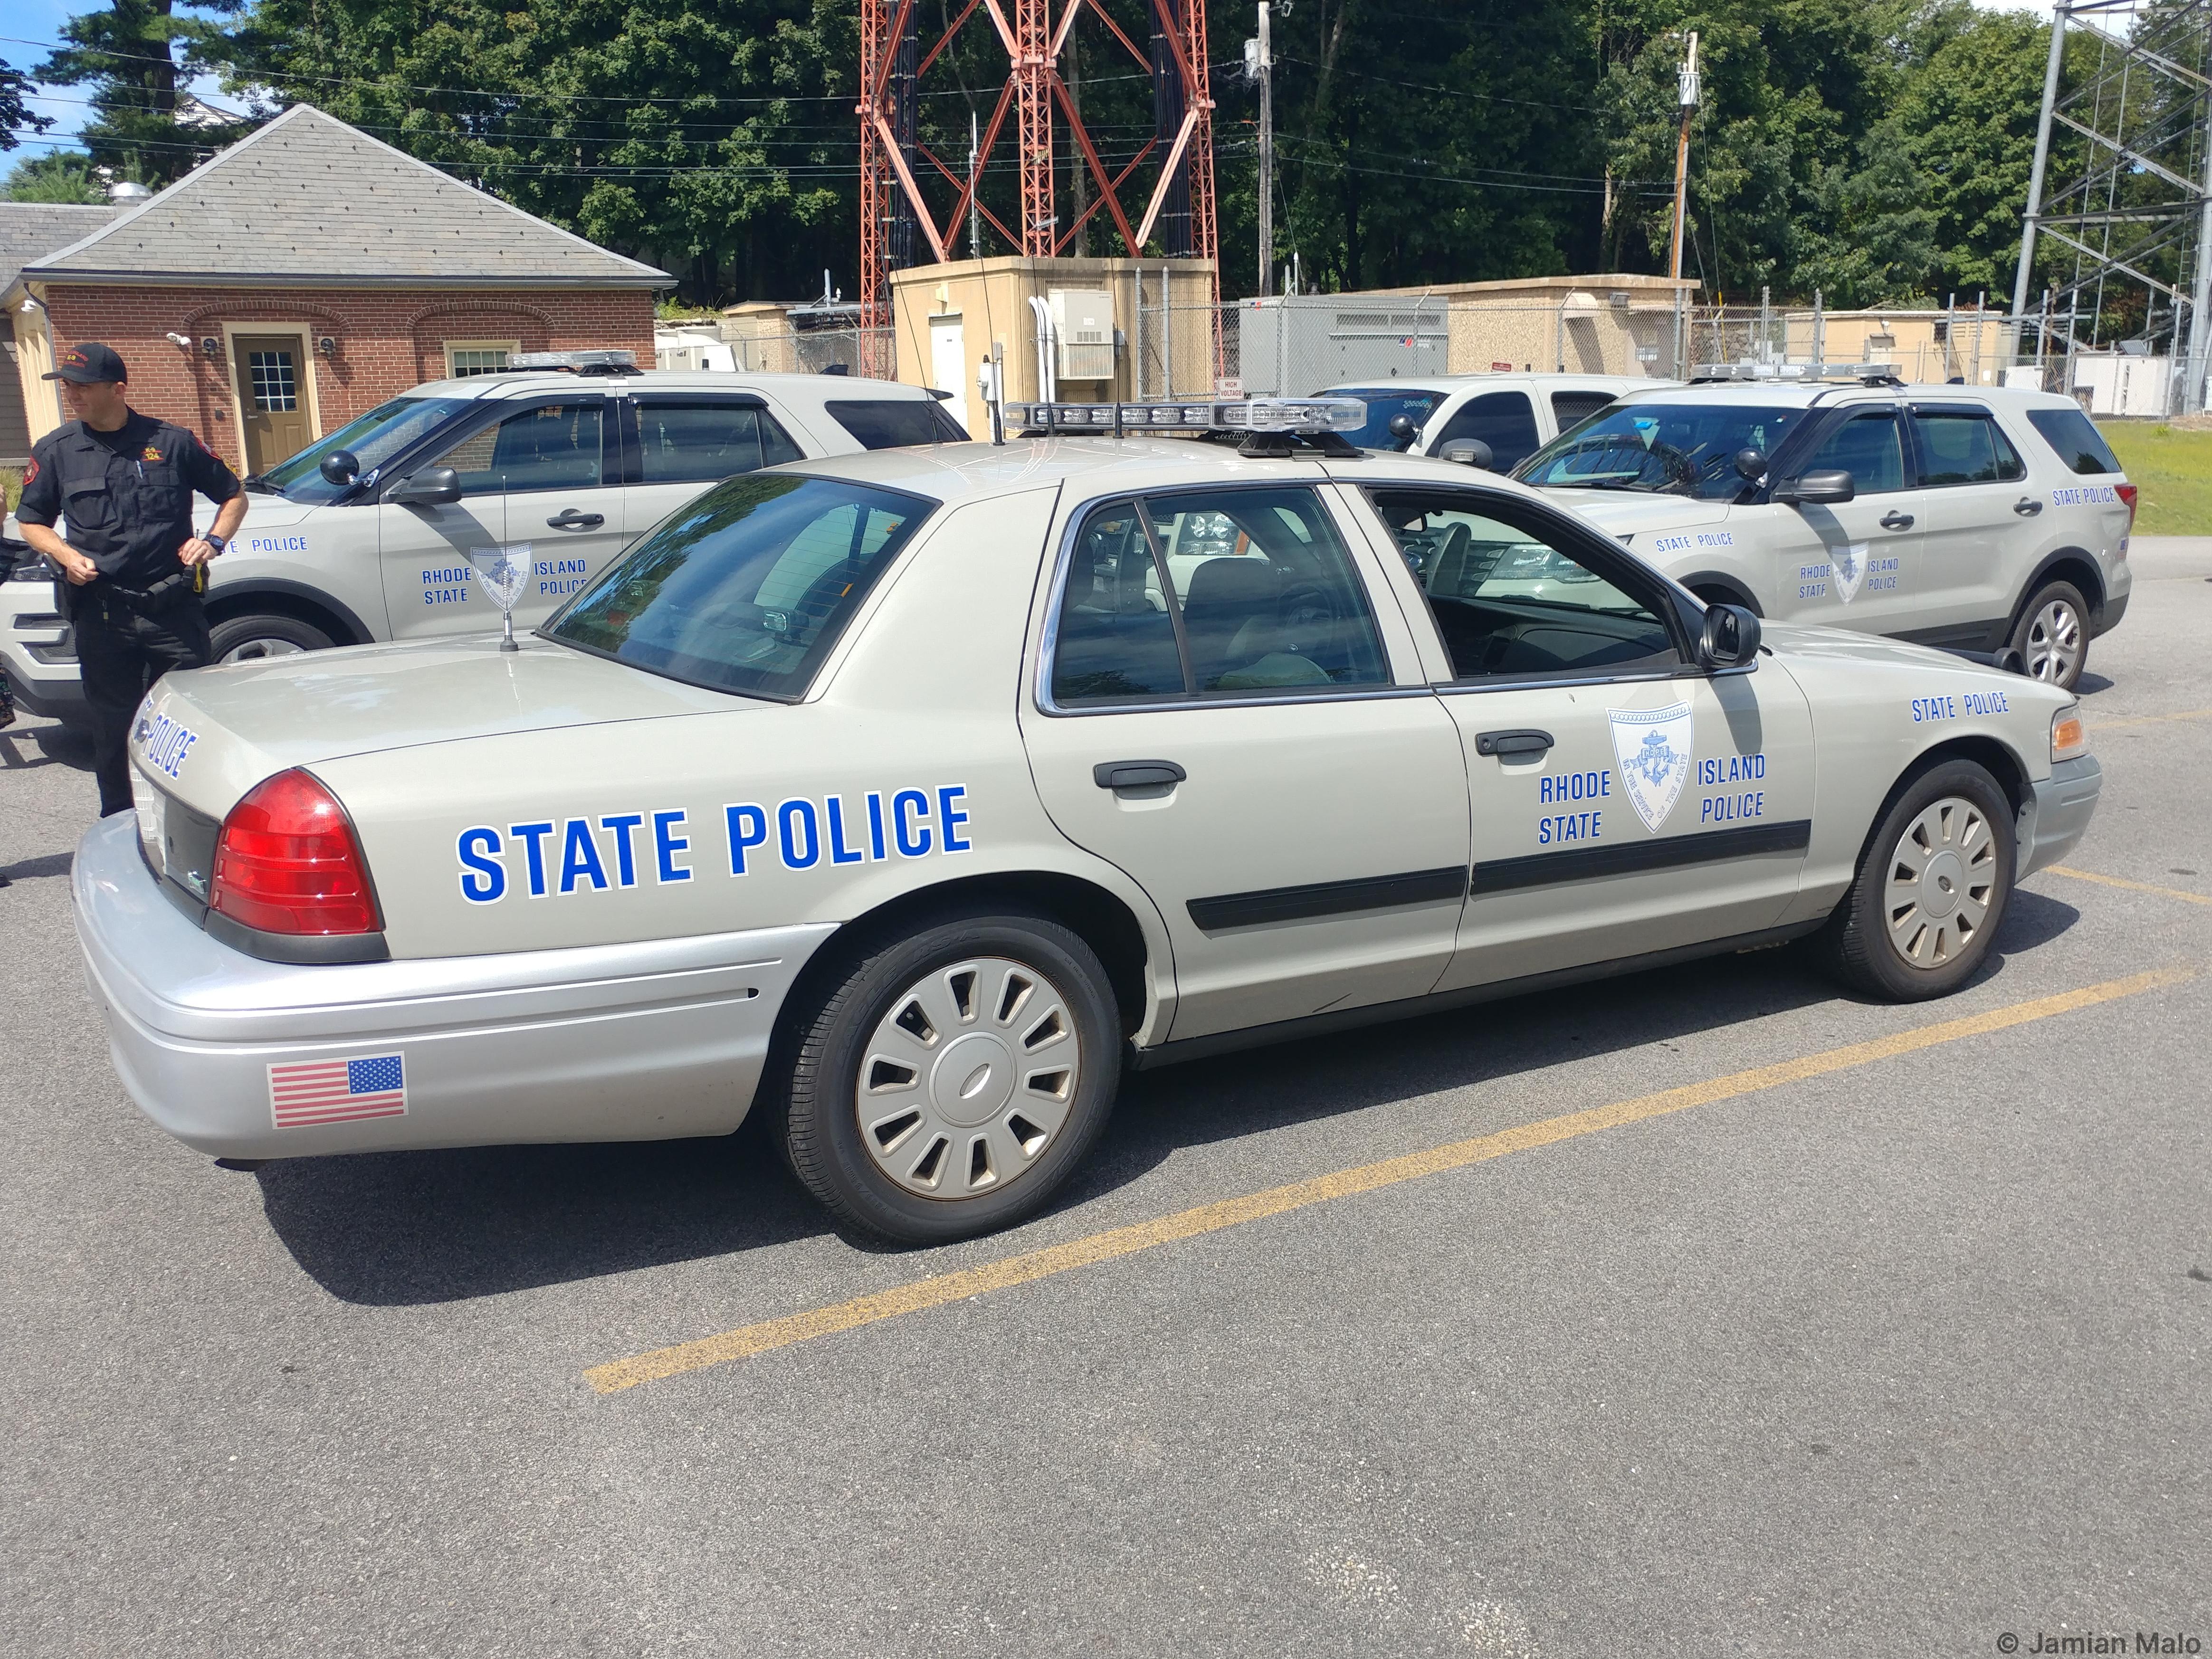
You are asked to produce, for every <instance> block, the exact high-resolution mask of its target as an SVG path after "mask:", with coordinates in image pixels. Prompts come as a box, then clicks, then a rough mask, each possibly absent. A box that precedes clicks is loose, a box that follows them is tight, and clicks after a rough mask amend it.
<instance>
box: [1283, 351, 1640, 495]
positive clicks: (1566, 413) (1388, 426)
mask: <svg viewBox="0 0 2212 1659" xmlns="http://www.w3.org/2000/svg"><path fill="white" fill-rule="evenodd" d="M1679 384H1680V382H1679V381H1674V380H1645V379H1644V378H1642V377H1640V376H1631V375H1626V374H1435V375H1431V376H1429V377H1428V378H1426V379H1425V380H1389V381H1386V382H1380V383H1378V382H1376V381H1371V380H1370V381H1366V382H1360V383H1352V384H1347V385H1345V386H1332V387H1330V388H1329V389H1328V391H1327V392H1321V393H1319V394H1317V395H1319V396H1321V397H1324V398H1358V399H1359V401H1360V402H1362V403H1364V404H1366V405H1367V423H1366V425H1364V426H1363V427H1361V428H1358V430H1357V431H1354V432H1347V433H1346V434H1345V436H1346V438H1348V439H1350V440H1351V441H1352V442H1353V443H1355V444H1357V445H1358V446H1359V447H1360V448H1362V449H1376V450H1389V451H1395V452H1396V453H1399V454H1401V455H1438V456H1441V455H1442V454H1443V448H1444V446H1445V445H1446V444H1457V443H1470V442H1472V443H1479V444H1481V445H1483V446H1484V447H1486V448H1487V449H1488V450H1489V452H1490V458H1489V459H1487V460H1486V461H1485V462H1484V463H1483V465H1486V466H1487V467H1490V468H1492V470H1494V471H1499V472H1510V471H1512V470H1513V469H1514V468H1515V467H1516V466H1518V465H1520V464H1521V463H1522V461H1524V460H1526V459H1528V457H1529V456H1531V455H1533V454H1534V453H1536V451H1537V450H1538V449H1539V448H1540V447H1542V446H1543V445H1545V444H1547V443H1549V442H1550V441H1552V440H1553V439H1554V438H1556V437H1558V436H1559V434H1561V433H1562V432H1565V431H1567V430H1569V429H1570V428H1573V427H1576V426H1578V425H1580V424H1581V423H1582V422H1584V421H1586V420H1588V419H1589V417H1590V416H1593V415H1595V414H1596V413H1597V412H1598V410H1601V409H1603V408H1604V407H1605V406H1606V405H1607V404H1610V403H1612V402H1613V400H1614V399H1615V398H1623V397H1626V396H1628V395H1629V394H1630V393H1632V392H1648V391H1649V390H1650V389H1651V387H1653V386H1676V385H1679Z"/></svg>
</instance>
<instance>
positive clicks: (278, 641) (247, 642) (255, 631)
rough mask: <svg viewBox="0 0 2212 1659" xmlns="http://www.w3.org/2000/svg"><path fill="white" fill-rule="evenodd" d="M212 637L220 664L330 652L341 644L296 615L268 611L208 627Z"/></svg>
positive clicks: (233, 618) (250, 613)
mask: <svg viewBox="0 0 2212 1659" xmlns="http://www.w3.org/2000/svg"><path fill="white" fill-rule="evenodd" d="M208 639H209V644H210V648H211V649H212V650H213V652H214V653H215V659H216V661H217V662H219V663H230V662H258V661H260V660H261V659H264V658H267V657H291V656H296V655H298V654H299V653H301V652H302V651H327V650H329V649H330V648H331V647H332V646H333V645H335V644H337V641H335V640H333V639H332V638H331V636H330V635H327V634H325V633H324V632H323V630H322V629H319V628H316V627H313V626H312V625H311V624H309V623H303V622H301V620H300V619H299V618H298V617H287V616H283V615H281V614H279V613H276V612H274V611H251V612H248V613H247V614H246V615H245V616H243V617H224V618H223V619H222V621H221V622H219V623H216V625H215V626H214V627H213V628H211V629H209V630H208Z"/></svg>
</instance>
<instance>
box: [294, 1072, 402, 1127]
mask: <svg viewBox="0 0 2212 1659" xmlns="http://www.w3.org/2000/svg"><path fill="white" fill-rule="evenodd" d="M269 1109H270V1111H271V1112H272V1113H274V1114H275V1115H276V1127H278V1128H280V1129H304V1128H307V1127H309V1126H310V1125H312V1124H317V1123H351V1122H353V1121H356V1119H359V1118H365V1117H404V1116H406V1115H407V1076H406V1071H405V1068H404V1066H403V1065H402V1063H401V1061H400V1058H399V1056H398V1054H376V1055H374V1056H372V1057H371V1058H369V1059H367V1060H301V1061H298V1062H296V1063H295V1064H293V1065H289V1066H270V1068H269Z"/></svg>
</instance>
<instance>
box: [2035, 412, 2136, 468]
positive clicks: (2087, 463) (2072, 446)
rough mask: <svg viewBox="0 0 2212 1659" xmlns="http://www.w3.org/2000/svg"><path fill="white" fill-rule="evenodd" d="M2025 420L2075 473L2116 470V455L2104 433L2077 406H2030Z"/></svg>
mask: <svg viewBox="0 0 2212 1659" xmlns="http://www.w3.org/2000/svg"><path fill="white" fill-rule="evenodd" d="M2027 423H2028V424H2029V425H2030V426H2032V427H2033V428H2035V429H2036V430H2037V431H2038V432H2039V433H2041V434H2042V435H2043V441H2044V442H2045V443H2047V444H2049V445H2050V446H2051V447H2052V448H2053V449H2055V450H2057V452H2058V459H2060V460H2062V461H2063V462H2065V463H2066V465H2069V466H2070V467H2072V468H2073V469H2074V470H2075V471H2076V472H2118V471H2119V470H2120V463H2119V460H2118V457H2116V456H2115V455H2114V454H2113V453H2112V446H2111V445H2109V444H2107V443H2106V441H2105V435H2104V434H2103V433H2101V432H2100V431H2098V430H2097V428H2096V427H2095V425H2094V424H2093V423H2092V422H2091V421H2090V419H2089V417H2088V416H2087V415H2084V414H2083V413H2082V412H2081V410H2078V409H2031V410H2028V411H2027Z"/></svg>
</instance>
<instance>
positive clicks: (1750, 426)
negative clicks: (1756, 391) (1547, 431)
mask: <svg viewBox="0 0 2212 1659" xmlns="http://www.w3.org/2000/svg"><path fill="white" fill-rule="evenodd" d="M1812 413H1813V411H1812V410H1808V409H1774V408H1769V407H1765V406H1763V405H1757V404H1737V403H1711V404H1694V403H1675V402H1672V401H1669V402H1666V403H1648V404H1614V405H1613V407H1612V408H1610V409H1607V410H1600V411H1599V412H1598V413H1597V414H1596V415H1595V416H1592V417H1591V418H1590V419H1589V420H1588V421H1586V422H1583V424H1582V425H1580V426H1578V427H1577V428H1575V429H1574V430H1573V431H1571V432H1566V433H1562V434H1561V435H1559V436H1558V437H1556V438H1554V439H1553V440H1552V441H1551V442H1549V443H1547V444H1546V445H1545V446H1544V447H1542V448H1541V449H1540V450H1538V451H1537V452H1536V453H1534V455H1531V456H1530V457H1529V458H1528V459H1527V460H1525V461H1523V462H1522V463H1521V465H1519V466H1517V467H1516V468H1515V469H1514V470H1513V476H1514V477H1516V478H1518V479H1520V480H1521V482H1522V483H1532V484H1535V485H1538V486H1539V487H1549V488H1558V489H1631V490H1638V491H1641V492H1643V493H1644V494H1646V495H1689V496H1693V497H1695V498H1696V499H1697V500H1699V501H1734V500H1735V498H1736V497H1737V496H1738V495H1741V493H1742V492H1743V489H1744V480H1743V478H1742V477H1741V475H1740V474H1739V473H1738V472H1737V471H1736V470H1735V457H1736V453H1737V452H1738V451H1739V450H1744V449H1755V450H1757V451H1759V453H1760V454H1762V455H1771V454H1772V453H1774V452H1775V451H1776V450H1777V449H1778V448H1779V447H1781V445H1782V441H1783V440H1784V438H1785V437H1786V436H1788V435H1789V434H1790V433H1792V432H1794V431H1796V429H1797V427H1798V425H1799V423H1800V422H1803V421H1805V420H1807V419H1808V418H1809V417H1810V416H1811V415H1812Z"/></svg>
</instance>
